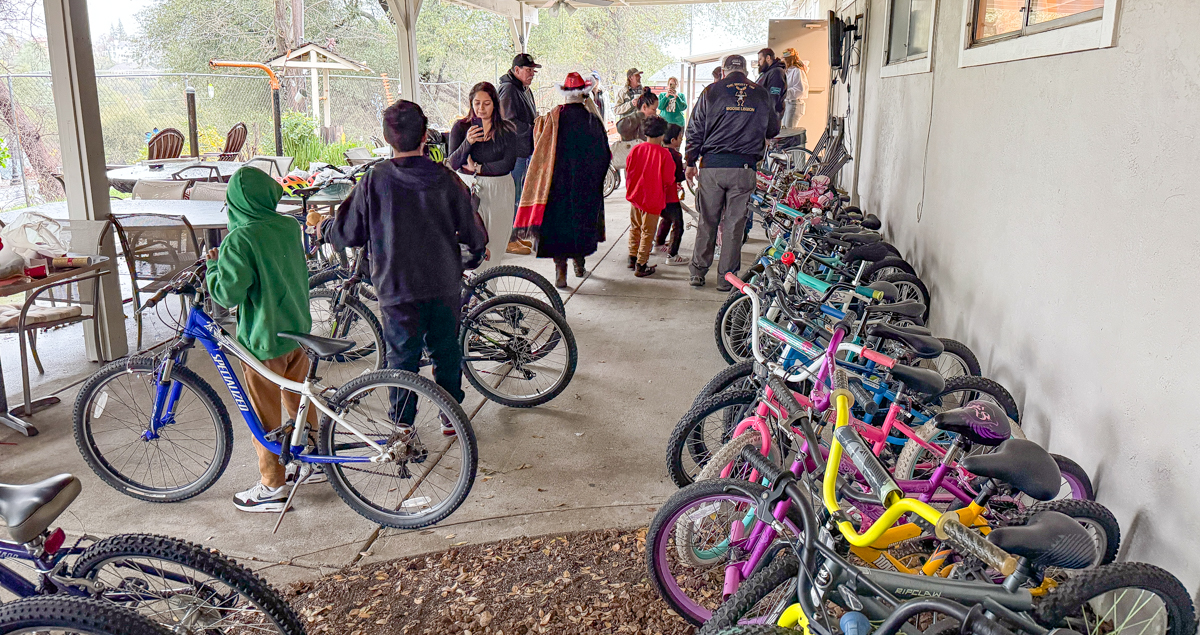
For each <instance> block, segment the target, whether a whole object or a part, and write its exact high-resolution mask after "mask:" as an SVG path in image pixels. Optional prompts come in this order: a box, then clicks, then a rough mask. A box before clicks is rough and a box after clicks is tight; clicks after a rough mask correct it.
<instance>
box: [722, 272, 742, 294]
mask: <svg viewBox="0 0 1200 635" xmlns="http://www.w3.org/2000/svg"><path fill="white" fill-rule="evenodd" d="M725 281H726V282H728V283H729V284H731V285H733V288H734V289H737V290H738V291H741V292H743V293H745V287H746V283H745V282H742V279H741V278H739V277H737V275H736V274H734V273H733V272H732V271H730V272H729V273H727V274H725Z"/></svg>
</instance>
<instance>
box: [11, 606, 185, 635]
mask: <svg viewBox="0 0 1200 635" xmlns="http://www.w3.org/2000/svg"><path fill="white" fill-rule="evenodd" d="M0 633H3V634H4V635H33V634H34V633H36V634H37V635H60V634H61V635H67V634H70V635H166V634H167V633H168V631H166V630H164V629H162V628H159V626H158V625H156V624H155V623H154V622H151V621H149V620H147V619H146V618H144V617H142V616H140V615H138V614H137V613H134V612H133V611H130V610H129V609H126V608H124V607H120V606H114V605H112V604H109V603H108V602H101V601H100V600H93V599H91V598H78V597H67V596H41V597H31V598H25V599H22V600H17V601H15V602H9V603H8V604H5V605H3V606H0Z"/></svg>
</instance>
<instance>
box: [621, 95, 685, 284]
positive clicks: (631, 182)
mask: <svg viewBox="0 0 1200 635" xmlns="http://www.w3.org/2000/svg"><path fill="white" fill-rule="evenodd" d="M642 129H643V131H644V132H645V133H646V143H640V144H638V145H636V146H634V147H633V149H632V150H630V151H629V156H628V157H627V158H626V159H625V172H626V175H627V176H626V183H625V200H627V201H629V202H630V203H631V204H632V207H631V209H630V210H629V223H630V227H629V268H630V269H633V270H634V272H633V275H635V276H637V277H639V278H644V277H646V276H649V275H652V274H653V273H654V270H655V268H654V267H653V266H650V265H648V264H647V263H648V262H649V261H650V251H651V249H653V247H654V234H655V231H656V230H657V229H658V216H659V214H662V211H663V208H665V207H666V206H667V201H668V200H669V199H670V198H671V194H673V193H674V192H673V190H674V189H675V161H674V159H672V158H671V152H670V151H669V150H667V148H666V147H664V146H663V134H665V133H666V132H667V122H666V120H664V119H663V118H662V117H649V118H647V119H646V123H645V124H644V125H643V128H642Z"/></svg>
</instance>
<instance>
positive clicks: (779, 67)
mask: <svg viewBox="0 0 1200 635" xmlns="http://www.w3.org/2000/svg"><path fill="white" fill-rule="evenodd" d="M758 85H759V86H762V87H763V88H765V89H767V92H768V93H770V95H771V99H773V100H775V112H777V113H779V114H780V116H782V115H783V101H784V100H783V98H784V96H785V95H786V94H787V69H786V68H784V66H783V60H775V62H774V63H772V64H771V65H770V66H768V67H767V70H765V71H763V72H762V73H761V74H760V75H759V76H758Z"/></svg>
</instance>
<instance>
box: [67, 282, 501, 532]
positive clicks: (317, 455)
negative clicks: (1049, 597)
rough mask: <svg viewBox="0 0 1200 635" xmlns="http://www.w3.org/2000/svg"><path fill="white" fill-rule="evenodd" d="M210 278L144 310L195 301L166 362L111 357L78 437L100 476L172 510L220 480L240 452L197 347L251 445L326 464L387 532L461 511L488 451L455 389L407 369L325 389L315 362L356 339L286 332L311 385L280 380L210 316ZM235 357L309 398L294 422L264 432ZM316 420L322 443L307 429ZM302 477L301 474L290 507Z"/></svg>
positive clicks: (87, 393)
mask: <svg viewBox="0 0 1200 635" xmlns="http://www.w3.org/2000/svg"><path fill="white" fill-rule="evenodd" d="M204 274H205V263H204V262H203V261H199V262H197V263H196V264H195V265H193V266H192V267H189V268H187V269H185V270H184V271H183V272H181V273H180V274H179V275H178V276H176V278H175V279H174V280H173V281H172V282H171V283H170V284H168V285H166V286H165V287H164V288H163V289H162V290H160V291H159V292H158V293H157V294H156V295H155V296H154V297H153V298H151V299H150V300H149V301H147V302H146V304H145V305H144V306H143V308H142V310H146V309H149V308H152V307H154V306H156V305H157V304H158V303H159V302H160V301H161V300H162V299H163V298H165V297H166V296H167V295H178V296H180V297H181V298H183V300H184V306H185V307H186V309H187V312H186V321H178V322H176V328H177V330H178V336H177V337H176V339H175V340H174V341H173V342H172V343H171V344H170V345H168V346H167V347H166V348H165V350H164V352H163V353H161V354H159V355H155V356H136V357H129V358H127V359H123V360H118V361H115V362H112V363H110V364H108V365H106V366H104V367H103V368H101V369H100V370H99V371H98V372H97V373H96V374H95V375H93V376H92V377H91V378H90V379H88V381H87V382H86V383H85V384H84V385H83V388H82V389H81V390H80V392H79V397H78V398H77V399H76V401H75V413H74V419H75V441H76V444H77V445H78V446H79V450H80V452H82V454H83V458H84V459H85V460H86V461H87V463H88V465H89V466H90V467H91V468H92V470H93V471H95V472H96V474H97V475H98V476H99V477H100V478H101V479H103V480H104V481H105V482H106V483H108V484H109V485H111V486H113V487H114V488H116V489H118V490H120V491H122V492H124V493H125V494H127V495H129V496H132V497H134V498H138V499H141V500H146V501H153V502H173V501H179V500H184V499H186V498H191V497H192V496H196V495H197V494H200V493H201V492H203V491H205V490H206V489H208V488H209V487H211V486H212V484H213V483H215V482H216V481H217V479H218V478H220V476H221V474H222V473H223V472H224V470H225V467H226V466H227V465H228V463H229V458H230V454H231V452H232V446H233V426H232V424H231V423H230V420H229V413H228V412H227V410H226V408H225V404H224V403H222V401H221V399H220V398H219V397H218V396H217V393H216V391H215V390H213V388H212V386H210V385H209V384H208V383H207V382H206V381H204V380H203V379H202V378H201V377H200V376H199V375H197V374H196V373H195V372H194V371H192V370H191V369H190V368H188V353H189V351H190V350H191V349H192V348H194V347H195V344H196V342H199V343H200V344H201V345H202V346H203V347H204V350H205V351H206V352H207V353H208V356H209V357H211V359H212V361H213V363H214V364H215V365H216V368H217V371H218V372H219V373H220V376H221V380H222V382H223V383H224V384H225V386H226V388H227V389H228V390H229V394H230V396H231V397H232V398H233V403H234V404H235V405H236V407H237V409H238V410H239V411H240V412H241V413H242V417H243V418H244V419H245V421H246V424H247V425H248V426H249V427H250V431H251V433H252V434H253V435H254V438H255V439H257V440H258V442H259V443H261V444H262V445H263V446H265V447H266V448H267V449H269V450H270V451H271V452H273V453H275V454H277V455H278V456H279V461H280V463H282V464H283V465H293V464H295V465H296V466H297V467H299V466H302V465H303V464H311V465H313V466H319V467H320V468H322V469H323V470H324V471H325V473H326V475H327V476H328V477H329V483H330V485H331V486H332V487H333V489H334V491H335V492H337V494H338V496H339V497H341V499H342V500H343V501H345V502H346V504H347V505H349V506H350V508H351V509H353V510H354V511H356V512H358V513H359V514H361V515H363V516H364V517H366V518H367V519H369V520H371V521H372V522H375V523H378V524H380V525H383V526H385V527H396V528H403V529H415V528H419V527H425V526H428V525H432V524H434V523H437V522H439V521H441V520H442V519H444V518H446V517H447V516H449V515H450V514H451V513H452V512H453V511H454V510H455V509H457V508H458V506H459V505H461V504H462V502H463V501H464V500H465V499H466V497H467V494H468V492H469V491H470V489H471V485H472V484H473V483H474V480H475V470H476V466H477V463H478V453H477V452H478V451H477V447H476V443H475V433H474V431H473V430H472V429H471V423H470V420H469V419H468V418H467V415H466V413H465V412H463V409H462V407H461V406H460V405H459V404H458V403H457V402H456V401H455V400H454V399H453V398H452V397H451V396H450V395H449V394H447V393H446V391H445V390H443V389H442V388H441V387H439V386H438V385H437V384H435V383H433V382H432V381H430V380H428V379H425V378H424V377H420V376H418V375H415V374H413V373H408V372H404V371H399V370H377V371H372V372H367V373H364V374H362V375H360V376H358V377H355V378H354V379H352V380H350V381H348V382H347V383H346V384H344V385H343V386H341V387H340V388H338V387H326V386H324V385H322V384H321V382H320V378H319V377H318V366H319V364H318V362H320V361H321V360H324V359H329V358H332V357H335V356H337V355H340V354H343V353H345V352H346V351H349V350H350V349H352V348H354V346H355V343H354V342H353V341H350V340H339V339H332V338H326V337H318V336H315V335H310V334H308V333H280V334H279V336H280V337H285V338H288V339H292V340H295V341H296V342H297V343H298V344H299V345H300V347H301V348H302V349H303V350H304V351H305V353H306V354H307V355H308V357H309V360H310V363H309V371H308V375H307V377H306V378H305V380H304V381H303V382H296V381H291V380H289V379H286V378H284V377H281V376H279V375H277V374H275V373H273V372H271V371H270V370H269V369H268V368H266V366H264V365H263V364H262V363H261V362H260V361H258V360H257V359H255V357H254V355H253V354H251V353H250V352H249V351H247V350H246V349H245V348H243V347H242V346H241V345H240V344H238V342H237V341H236V340H235V339H234V338H233V337H231V336H230V335H229V334H228V333H226V332H225V330H224V329H223V328H221V326H220V325H219V324H217V323H216V322H214V321H213V319H212V318H210V317H209V316H208V314H207V313H205V311H204V297H205V290H204ZM226 353H231V354H232V355H233V356H234V357H236V358H237V359H238V360H240V361H241V362H242V364H243V365H245V366H248V367H250V368H252V369H254V370H255V371H256V372H257V373H258V374H260V375H262V376H263V377H265V378H267V379H268V380H269V381H271V382H272V383H274V384H276V385H278V386H279V387H280V388H282V389H283V390H285V391H288V392H292V393H295V394H298V395H299V396H300V405H299V408H298V412H297V416H296V419H295V420H294V421H288V422H286V423H284V424H283V425H282V426H281V427H279V428H278V429H276V430H273V431H271V432H267V431H266V430H265V428H264V427H263V424H262V421H261V420H260V419H259V417H258V415H257V414H256V413H255V411H254V408H253V406H252V405H251V403H250V400H249V398H248V397H247V396H246V392H245V391H244V390H243V389H242V386H241V383H240V381H239V380H238V377H237V375H236V374H235V373H234V370H233V367H232V366H231V365H230V363H229V359H228V358H227V357H226ZM318 417H319V422H318V423H317V424H316V425H315V437H316V438H315V443H314V441H313V439H312V434H310V433H311V432H313V427H314V426H313V422H314V420H316V419H317V418H318ZM314 446H315V447H314ZM304 480H305V479H300V478H297V479H295V485H293V487H292V490H291V492H290V493H289V495H288V502H289V503H290V502H291V498H292V496H294V495H295V493H296V488H297V487H298V486H299V485H300V484H301V482H302V481H304ZM287 508H288V505H285V506H284V512H281V514H280V520H281V521H282V517H283V513H286V510H287ZM278 526H279V524H278V523H276V529H278Z"/></svg>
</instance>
